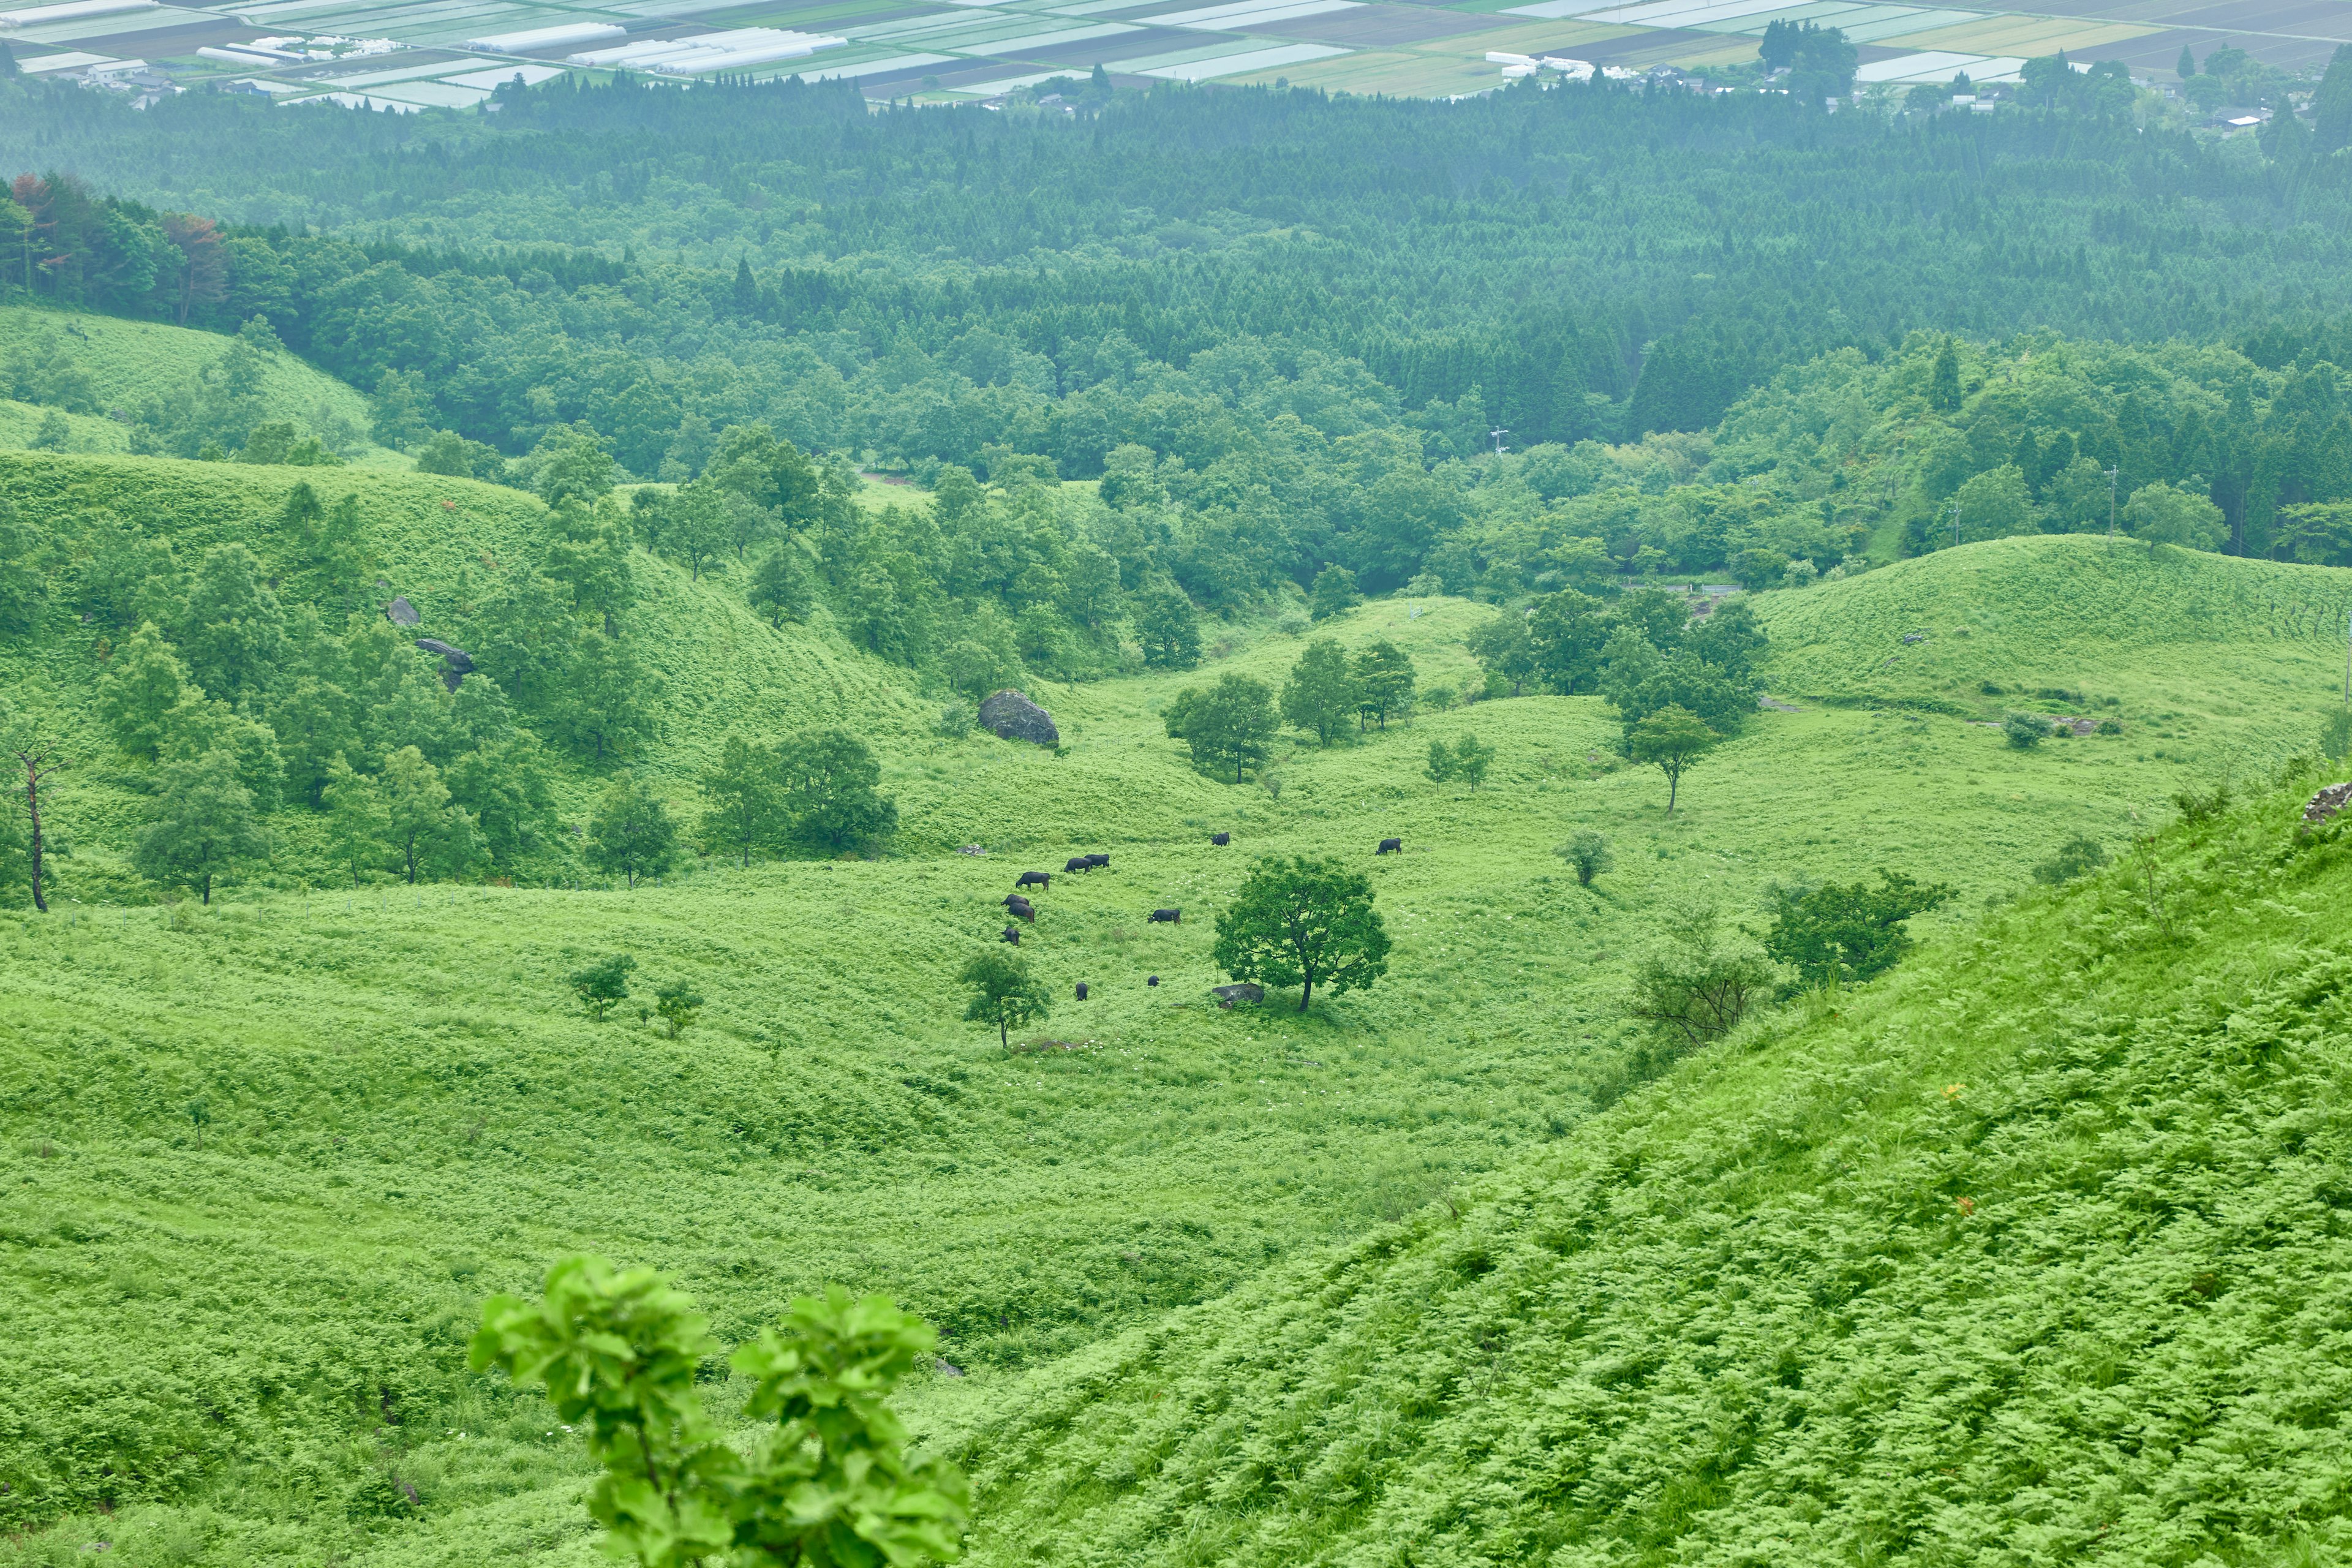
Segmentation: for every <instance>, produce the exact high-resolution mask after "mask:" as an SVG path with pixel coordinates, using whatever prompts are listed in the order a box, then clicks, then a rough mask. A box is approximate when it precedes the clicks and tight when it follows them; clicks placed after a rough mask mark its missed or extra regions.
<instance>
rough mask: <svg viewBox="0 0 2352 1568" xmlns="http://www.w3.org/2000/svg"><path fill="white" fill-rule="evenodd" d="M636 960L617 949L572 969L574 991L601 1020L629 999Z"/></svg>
mask: <svg viewBox="0 0 2352 1568" xmlns="http://www.w3.org/2000/svg"><path fill="white" fill-rule="evenodd" d="M636 966H637V961H636V960H635V958H633V957H631V956H630V955H629V954H627V953H625V952H615V953H612V954H609V955H607V956H606V957H604V958H600V959H598V960H597V961H596V962H595V963H592V964H590V965H588V967H586V968H585V969H575V970H573V971H572V976H571V981H570V984H571V986H572V994H573V995H575V996H577V997H579V998H580V1005H582V1006H583V1007H585V1008H586V1009H587V1010H588V1016H590V1017H592V1018H593V1019H595V1020H596V1021H597V1022H598V1023H600V1024H601V1023H603V1022H604V1016H605V1015H606V1014H608V1013H610V1012H611V1011H612V1010H613V1009H614V1008H615V1007H617V1006H619V1005H621V1004H622V1003H624V1002H625V1001H627V1000H628V999H629V973H630V971H632V970H634V969H635V968H636Z"/></svg>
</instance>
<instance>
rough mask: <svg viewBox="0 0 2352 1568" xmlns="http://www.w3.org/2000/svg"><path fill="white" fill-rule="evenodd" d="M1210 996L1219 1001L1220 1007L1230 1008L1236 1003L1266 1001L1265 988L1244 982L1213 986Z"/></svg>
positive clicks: (1210, 989)
mask: <svg viewBox="0 0 2352 1568" xmlns="http://www.w3.org/2000/svg"><path fill="white" fill-rule="evenodd" d="M1209 994H1210V995H1212V996H1214V997H1215V998H1216V999H1217V1005H1218V1006H1220V1007H1226V1008H1230V1007H1231V1006H1232V1005H1234V1003H1236V1002H1263V1001H1265V987H1264V986H1263V985H1253V984H1250V983H1249V982H1248V981H1246V980H1244V981H1243V982H1242V983H1241V984H1239V985H1212V986H1211V987H1209Z"/></svg>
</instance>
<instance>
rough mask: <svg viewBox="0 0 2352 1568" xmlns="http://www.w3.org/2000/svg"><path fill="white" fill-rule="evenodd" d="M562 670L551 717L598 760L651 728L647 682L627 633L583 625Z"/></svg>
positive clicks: (625, 747) (624, 749) (623, 750)
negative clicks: (620, 634) (608, 632)
mask: <svg viewBox="0 0 2352 1568" xmlns="http://www.w3.org/2000/svg"><path fill="white" fill-rule="evenodd" d="M564 675H565V679H564V682H563V686H562V689H561V690H560V691H559V692H557V693H555V694H554V696H555V718H556V721H557V722H558V723H559V724H560V725H561V726H562V728H563V729H564V730H565V731H567V732H568V733H569V734H570V735H571V737H572V743H573V744H575V745H577V746H579V747H580V748H582V749H583V750H584V751H586V752H588V753H589V754H590V755H591V756H592V757H593V758H594V759H595V761H596V763H597V764H598V765H599V766H602V765H603V763H604V759H605V758H606V757H607V756H610V755H625V754H626V753H627V752H628V751H629V749H630V748H631V747H632V746H635V744H636V743H637V742H639V741H641V740H643V739H645V738H646V736H647V735H648V734H650V733H651V732H652V731H653V727H654V709H653V702H652V700H651V694H650V693H649V692H648V690H647V687H648V685H649V684H650V683H649V682H648V681H647V680H646V675H645V671H644V670H643V668H640V667H639V665H638V662H637V651H636V647H635V644H634V643H633V642H632V641H631V640H630V639H628V638H626V637H608V636H606V635H605V634H604V632H601V631H599V630H597V629H596V628H595V627H593V626H589V627H586V628H585V629H583V631H582V632H581V633H580V636H579V640H578V642H577V643H576V644H574V651H573V655H572V658H571V660H570V662H569V664H568V665H567V666H566V668H565V671H564Z"/></svg>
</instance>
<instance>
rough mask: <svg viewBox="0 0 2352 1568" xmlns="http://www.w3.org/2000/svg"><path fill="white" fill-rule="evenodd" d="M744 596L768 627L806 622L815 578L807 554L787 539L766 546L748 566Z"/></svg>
mask: <svg viewBox="0 0 2352 1568" xmlns="http://www.w3.org/2000/svg"><path fill="white" fill-rule="evenodd" d="M744 597H745V599H746V600H748V601H749V602H750V604H751V607H752V608H753V609H755V610H759V611H761V612H762V613H764V614H765V615H766V616H767V617H768V624H769V625H770V626H782V625H783V624H784V623H785V622H786V621H803V620H806V619H807V618H808V613H809V612H810V611H811V610H813V609H814V608H815V607H816V577H815V574H814V571H813V570H812V569H811V567H810V565H809V560H808V552H806V551H804V550H803V549H802V548H801V547H800V545H799V544H798V543H796V542H793V540H790V539H781V540H778V541H777V542H775V543H773V544H771V545H770V546H768V548H767V549H766V550H764V551H762V552H761V553H760V559H759V560H758V561H757V562H755V563H753V564H752V567H751V584H750V585H749V586H748V587H747V588H745V589H744Z"/></svg>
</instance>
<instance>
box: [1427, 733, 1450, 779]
mask: <svg viewBox="0 0 2352 1568" xmlns="http://www.w3.org/2000/svg"><path fill="white" fill-rule="evenodd" d="M1425 771H1426V772H1427V773H1428V774H1429V776H1430V779H1431V782H1433V783H1435V784H1449V783H1451V782H1453V778H1454V748H1453V747H1451V746H1449V745H1447V744H1446V743H1445V742H1443V741H1436V740H1433V741H1431V742H1429V763H1428V766H1427V768H1426V770H1425Z"/></svg>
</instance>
